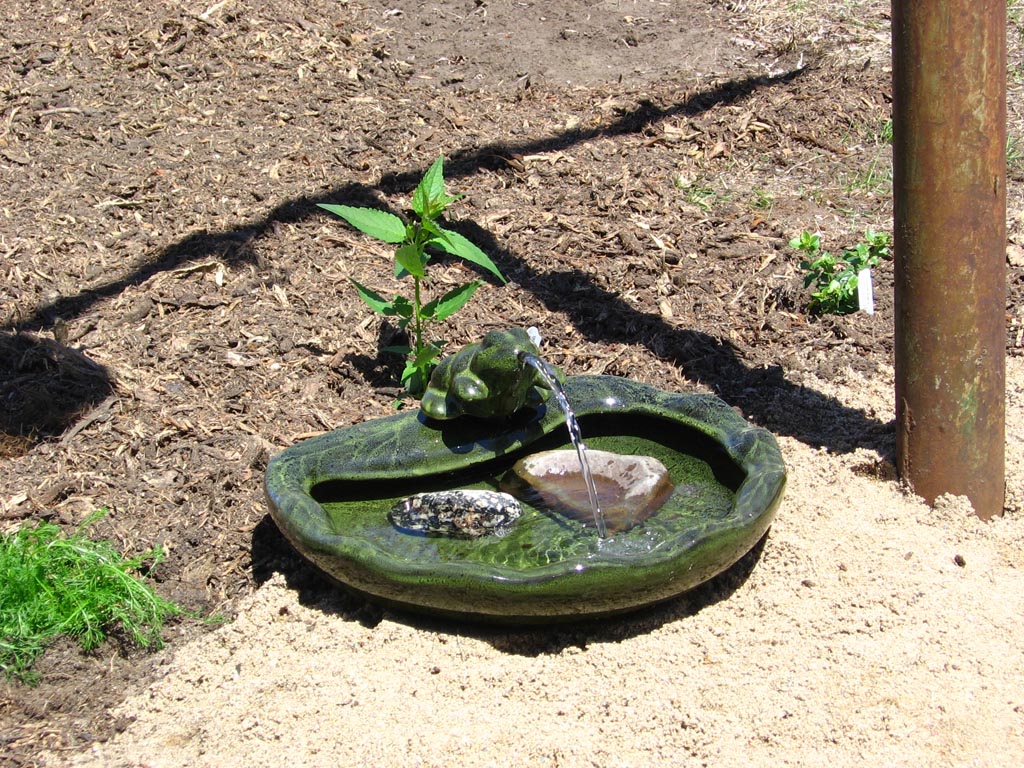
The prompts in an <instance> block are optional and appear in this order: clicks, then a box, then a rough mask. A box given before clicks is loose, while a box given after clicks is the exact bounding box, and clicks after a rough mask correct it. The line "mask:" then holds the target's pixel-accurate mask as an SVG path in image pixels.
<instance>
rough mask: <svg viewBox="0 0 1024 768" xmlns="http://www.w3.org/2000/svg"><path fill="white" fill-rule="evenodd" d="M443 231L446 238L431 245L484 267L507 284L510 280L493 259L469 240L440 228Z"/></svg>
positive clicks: (432, 241) (438, 239)
mask: <svg viewBox="0 0 1024 768" xmlns="http://www.w3.org/2000/svg"><path fill="white" fill-rule="evenodd" d="M438 229H440V230H441V234H442V235H444V238H443V239H441V238H437V239H434V240H431V241H430V242H431V245H436V246H437V247H438V248H440V249H441V250H443V251H446V252H447V253H450V254H452V255H453V256H458V257H459V258H460V259H465V260H466V261H469V262H471V263H473V264H476V265H477V266H478V267H483V268H484V269H486V270H487V271H488V272H490V273H491V274H492V275H494V276H495V277H497V278H498V279H499V280H501V282H503V283H507V282H508V280H506V279H505V276H504V275H503V274H501V271H500V270H499V269H498V267H497V266H495V264H494V262H493V261H491V257H490V256H488V255H487V254H486V253H484V252H483V251H481V250H480V249H479V248H478V247H477V246H475V245H473V243H471V242H470V241H469V240H467V239H466V238H465V237H463V236H462V235H460V234H459V233H458V232H452V231H451V230H450V229H444V228H441V227H438Z"/></svg>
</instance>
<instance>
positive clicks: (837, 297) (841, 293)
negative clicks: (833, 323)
mask: <svg viewBox="0 0 1024 768" xmlns="http://www.w3.org/2000/svg"><path fill="white" fill-rule="evenodd" d="M891 244H892V238H891V237H890V236H889V235H888V234H885V233H883V232H874V231H873V230H871V229H868V230H867V231H866V232H865V233H864V239H863V240H862V241H861V242H859V243H857V245H855V246H854V247H853V248H847V249H846V250H844V251H843V255H842V256H841V257H836V256H833V255H832V254H831V253H829V252H828V251H822V250H821V237H820V236H819V235H816V234H811V233H810V232H802V233H801V234H800V237H797V238H794V239H793V240H791V241H790V242H789V246H790V247H791V248H795V249H796V250H798V251H800V252H801V253H802V254H804V259H803V260H802V261H801V262H800V268H801V269H803V270H804V271H805V272H806V274H805V275H804V288H810V287H811V286H812V285H813V286H814V288H815V290H814V291H813V292H812V293H811V303H810V308H811V310H812V311H814V312H818V313H821V314H835V315H842V314H848V313H850V312H853V311H854V310H856V309H857V275H858V273H859V272H860V271H861V270H863V269H873V268H874V267H876V266H878V263H879V260H880V259H883V258H888V257H889V246H890V245H891Z"/></svg>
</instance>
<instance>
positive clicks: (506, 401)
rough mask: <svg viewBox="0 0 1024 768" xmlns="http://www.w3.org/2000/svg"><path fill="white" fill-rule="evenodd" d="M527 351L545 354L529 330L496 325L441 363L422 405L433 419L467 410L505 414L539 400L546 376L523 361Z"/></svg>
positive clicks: (480, 414) (484, 415)
mask: <svg viewBox="0 0 1024 768" xmlns="http://www.w3.org/2000/svg"><path fill="white" fill-rule="evenodd" d="M523 354H531V355H539V354H540V351H539V350H538V349H537V345H536V344H534V342H533V341H532V340H531V339H530V336H529V335H528V334H527V332H526V331H524V330H523V329H521V328H512V329H509V330H505V331H491V332H490V333H488V334H487V335H486V336H484V338H483V341H480V342H477V343H476V344H470V345H469V346H466V347H464V348H463V349H461V350H459V351H458V352H456V353H455V354H454V355H451V356H449V357H446V358H445V359H444V360H442V361H441V362H440V363H439V364H438V366H437V368H435V369H434V373H433V375H432V376H431V377H430V383H429V384H428V385H427V390H426V392H425V393H424V394H423V400H422V402H421V403H420V407H421V408H422V410H423V412H424V413H425V414H426V415H427V416H429V417H430V418H432V419H442V420H443V419H454V418H456V417H458V416H462V415H467V416H476V417H478V418H482V419H494V420H501V419H506V418H508V417H510V416H512V414H514V413H515V412H516V411H519V410H520V409H522V408H523V407H524V406H526V405H527V404H528V403H530V402H540V401H541V400H542V399H543V394H542V393H541V392H540V391H539V389H538V388H544V387H545V385H544V382H543V379H542V378H541V377H540V374H539V373H538V372H537V370H536V369H535V368H533V367H532V366H530V365H528V364H526V363H525V362H523V360H522V355H523Z"/></svg>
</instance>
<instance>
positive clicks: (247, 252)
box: [9, 69, 894, 456]
mask: <svg viewBox="0 0 1024 768" xmlns="http://www.w3.org/2000/svg"><path fill="white" fill-rule="evenodd" d="M805 71H806V69H799V70H794V71H791V72H787V73H784V74H780V75H776V76H770V77H769V76H761V77H750V78H746V79H742V80H734V81H729V82H726V83H724V84H721V85H719V86H717V87H714V88H711V89H709V90H706V91H702V92H699V93H697V94H695V95H693V96H692V97H690V98H688V99H686V100H685V101H682V102H679V103H677V104H674V105H672V106H669V107H658V106H656V105H654V104H651V103H649V102H644V103H641V104H640V105H639V106H638V107H636V108H635V109H633V110H630V111H628V112H625V113H624V114H622V115H621V116H620V117H619V118H618V119H616V120H614V121H612V122H610V123H608V124H606V125H604V126H601V127H598V128H594V129H591V130H586V131H580V130H572V131H565V132H563V133H561V134H558V135H557V136H553V137H547V138H542V139H536V140H531V141H527V142H520V143H518V144H490V145H487V146H484V147H480V148H476V149H473V150H462V151H457V152H455V153H453V154H452V155H451V156H450V157H449V158H448V159H447V164H446V174H447V176H448V177H449V178H452V177H462V176H468V175H471V174H473V173H476V172H478V171H479V170H481V169H484V168H493V167H502V166H503V165H505V164H506V163H507V162H508V161H509V160H510V159H511V158H514V157H515V156H516V155H519V154H527V153H540V152H550V151H557V150H559V149H565V148H567V147H569V146H572V145H574V144H579V143H585V142H589V141H593V140H595V139H598V138H601V137H607V136H616V135H623V134H629V133H637V132H640V131H643V130H645V129H647V128H649V127H650V126H652V125H654V124H657V123H659V122H660V121H663V120H665V119H667V118H670V117H673V116H677V115H686V116H695V115H698V114H700V113H702V112H704V111H706V110H709V109H711V108H713V107H716V106H720V105H723V104H729V103H731V102H735V101H737V100H739V99H742V98H743V97H745V96H747V95H749V94H750V93H752V92H754V91H756V90H757V89H762V88H772V87H777V86H782V85H785V84H787V83H790V82H792V81H793V80H794V79H796V78H798V77H799V76H800V75H801V74H802V73H803V72H805ZM423 170H424V169H415V170H410V171H406V172H403V173H400V174H393V175H388V176H385V177H383V178H382V179H381V181H380V183H379V184H378V185H377V186H376V187H368V186H364V185H359V184H347V185H343V186H341V187H338V188H336V189H334V190H332V191H331V192H329V193H328V194H326V195H323V196H319V197H300V198H295V199H293V200H289V201H288V202H286V203H284V204H282V205H280V206H278V207H277V208H275V209H273V210H272V211H271V212H270V213H269V214H268V215H267V216H266V217H264V218H263V219H261V220H259V221H256V222H253V223H252V224H251V225H248V226H244V227H238V228H235V229H232V230H228V231H225V232H221V233H214V234H211V233H205V232H204V233H198V234H194V235H190V236H189V237H187V238H185V239H183V240H182V241H180V242H178V243H175V244H174V245H172V246H170V247H168V248H167V249H165V250H164V251H163V252H162V253H161V254H160V255H159V256H157V257H156V258H155V259H153V260H152V261H149V262H146V263H144V264H142V265H140V266H139V267H138V268H137V269H136V270H135V271H133V272H131V273H130V274H128V275H127V276H125V277H122V278H119V279H117V280H113V281H110V282H107V283H105V284H102V285H99V286H96V287H93V288H89V289H85V290H83V291H81V292H80V293H78V294H76V295H74V296H66V297H61V298H60V299H58V300H56V301H55V302H52V303H50V304H48V305H44V306H42V307H39V308H38V309H37V310H36V311H35V312H33V313H32V314H31V315H30V316H28V317H26V318H24V319H22V320H20V321H17V322H15V323H10V324H9V327H10V328H12V329H13V330H17V331H27V330H39V329H42V328H48V327H50V326H51V325H52V324H53V323H54V322H55V321H56V320H57V318H64V319H70V318H72V317H76V316H78V315H80V314H81V313H82V312H84V311H86V310H87V309H88V308H89V307H91V306H92V305H93V304H95V303H96V302H98V301H101V300H103V299H106V298H109V297H111V296H114V295H117V294H119V293H120V292H122V291H123V290H125V289H126V288H128V287H131V286H137V285H140V284H142V283H143V282H145V281H146V280H148V279H149V278H151V277H152V276H153V275H155V274H157V273H159V272H161V271H165V270H170V269H174V268H176V267H177V266H179V265H180V264H181V263H183V262H186V261H190V260H193V259H205V258H210V257H211V256H214V255H216V257H217V258H218V259H222V260H224V261H226V262H228V263H233V264H237V263H240V262H248V261H254V260H258V258H259V257H258V256H256V255H254V249H252V248H251V247H250V245H251V243H252V242H253V241H254V240H255V239H257V238H259V237H261V236H263V235H264V234H266V233H267V232H269V231H272V230H273V228H274V227H275V226H277V225H279V224H282V223H289V222H298V221H301V220H303V219H305V218H308V217H310V216H315V215H320V212H319V211H318V209H317V208H316V205H317V204H318V203H320V202H325V201H334V202H337V201H343V202H345V203H346V204H350V205H368V206H373V207H377V208H381V209H386V208H387V206H386V205H385V204H383V203H382V200H381V193H385V192H386V193H393V192H401V191H407V190H409V189H411V188H412V187H413V186H414V185H415V184H416V183H417V182H418V180H419V178H420V177H421V175H422V173H423ZM455 228H456V229H461V230H463V232H464V234H466V235H468V236H469V237H470V238H471V239H473V240H474V241H475V242H477V243H478V244H480V245H481V246H483V247H484V248H485V250H489V251H490V252H491V254H492V255H493V256H494V257H495V260H496V261H497V262H498V263H499V264H501V265H503V266H504V265H509V266H506V271H507V272H510V273H514V274H516V276H517V279H518V282H519V283H520V284H521V285H522V286H523V287H524V288H526V289H527V290H529V291H531V292H532V293H533V294H534V295H536V296H537V297H538V298H539V299H540V300H541V301H542V302H543V303H544V305H545V306H546V307H547V308H549V309H551V310H552V311H559V312H567V313H568V314H569V316H570V317H571V318H572V320H573V323H574V325H575V326H576V328H577V329H578V330H579V331H580V333H582V334H583V335H584V336H585V337H586V338H589V339H592V340H594V341H604V342H628V343H635V342H636V341H637V340H641V341H642V342H643V343H646V344H647V345H648V347H649V348H650V349H651V351H652V352H653V353H654V354H656V355H657V356H659V357H661V358H662V359H665V360H668V361H671V362H672V363H673V364H675V365H676V366H678V367H679V369H680V370H681V371H682V372H683V373H684V374H685V375H686V376H687V377H688V378H690V379H692V380H694V381H697V382H700V383H701V384H703V385H705V386H707V387H709V388H710V389H711V391H713V392H714V393H715V394H716V395H718V396H719V397H721V398H722V399H723V400H725V401H726V402H728V403H729V404H730V405H734V406H736V407H739V408H740V409H741V410H743V411H744V413H745V414H746V415H747V416H748V417H749V418H751V419H752V420H754V421H756V422H757V423H758V424H760V425H762V426H765V427H767V428H768V429H770V430H772V431H773V432H776V433H777V434H784V435H790V436H792V437H795V438H797V439H798V440H800V441H802V442H805V443H807V444H809V445H814V446H817V447H822V446H824V447H827V448H829V449H832V450H836V451H841V452H846V451H851V450H853V449H854V448H857V447H859V446H864V447H868V448H872V449H874V450H877V451H878V452H880V453H882V454H883V455H886V456H889V455H891V454H892V453H893V450H894V449H893V428H892V425H891V424H883V423H882V422H879V421H877V420H875V419H872V418H870V417H868V416H866V415H865V414H864V413H863V412H862V411H859V410H857V409H853V408H848V407H846V406H843V405H842V404H840V403H837V402H835V401H834V400H833V399H832V398H829V397H827V396H824V395H821V394H820V393H817V392H815V391H813V390H811V389H808V388H806V387H803V386H800V385H796V384H792V383H790V382H788V381H786V380H785V378H784V377H783V376H782V371H781V369H767V370H766V369H760V368H758V369H751V368H749V367H747V366H746V365H744V363H743V362H742V361H741V360H740V358H739V356H738V354H737V352H736V350H735V348H734V347H733V346H732V345H730V344H729V343H728V342H727V341H723V340H721V339H718V338H715V337H712V336H709V335H707V334H704V333H701V332H700V331H696V330H690V329H680V328H676V327H673V326H671V325H669V324H667V323H665V322H664V320H663V319H662V318H661V317H660V316H658V315H654V314H650V313H645V312H641V311H638V310H637V309H636V308H635V307H633V306H630V305H629V304H628V303H626V302H624V301H622V300H621V299H620V298H619V297H617V296H616V295H614V294H612V293H610V292H608V291H605V290H603V289H602V288H600V287H599V286H597V285H595V284H594V281H593V280H592V278H591V276H589V275H588V274H587V273H585V272H582V271H574V272H571V273H566V274H563V275H544V276H543V277H541V276H540V275H538V274H537V273H536V272H535V271H534V270H533V269H531V268H530V267H529V265H527V264H526V263H525V262H524V261H523V260H522V259H521V258H520V257H519V255H518V254H515V253H513V252H511V251H509V250H507V249H505V248H503V247H502V246H501V244H500V243H499V242H498V241H497V239H496V238H495V237H494V235H493V233H491V232H489V231H487V230H484V229H482V228H480V227H477V226H473V225H471V224H469V225H467V224H462V225H460V226H458V227H455ZM552 285H557V286H558V288H552V287H551V286H552ZM566 286H571V288H572V291H573V292H574V297H573V300H572V301H568V300H567V299H566V293H565V291H566ZM580 291H584V292H586V293H587V294H588V295H590V296H591V297H592V299H593V300H592V301H587V302H581V301H579V292H580ZM755 393H756V397H755V396H752V395H753V394H755ZM826 412H827V413H829V414H830V415H829V422H828V424H822V423H820V421H818V420H817V419H816V418H815V417H816V415H817V414H822V413H826ZM837 414H838V415H837Z"/></svg>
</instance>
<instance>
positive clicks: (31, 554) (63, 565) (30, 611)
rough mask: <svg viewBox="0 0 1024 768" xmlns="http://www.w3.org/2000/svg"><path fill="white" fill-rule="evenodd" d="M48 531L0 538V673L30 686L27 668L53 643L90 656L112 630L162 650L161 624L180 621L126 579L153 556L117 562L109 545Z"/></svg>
mask: <svg viewBox="0 0 1024 768" xmlns="http://www.w3.org/2000/svg"><path fill="white" fill-rule="evenodd" d="M105 512H106V510H100V511H99V512H98V513H97V514H96V515H93V516H91V517H89V518H88V519H87V520H86V521H85V522H84V523H82V525H81V526H79V528H78V529H77V530H76V531H75V532H74V533H72V534H70V535H65V534H64V533H63V532H62V531H61V529H60V528H58V527H57V526H56V525H53V524H52V523H47V522H40V523H37V524H35V525H26V526H22V527H21V528H20V529H18V530H17V531H15V532H14V533H10V534H4V535H2V536H0V585H2V588H0V671H2V672H3V673H4V674H5V676H7V677H9V678H10V677H14V678H19V679H21V680H23V681H25V682H28V683H32V682H35V681H36V680H37V679H38V676H37V675H35V674H34V673H32V671H31V667H32V665H33V663H34V662H35V661H36V659H37V658H38V656H39V655H40V654H41V653H42V652H43V651H44V650H45V649H46V647H47V646H48V645H49V644H50V643H51V642H52V641H53V640H54V639H56V638H57V637H58V636H60V635H68V636H70V637H73V638H75V639H76V640H77V641H78V642H79V644H80V645H81V646H82V648H83V649H84V650H90V649H92V648H95V647H96V646H98V645H99V644H100V643H102V642H103V640H104V639H105V638H106V636H107V634H108V633H109V632H110V631H112V630H114V629H117V628H120V630H121V631H122V632H124V634H125V635H127V637H128V638H129V639H130V640H131V641H132V642H134V643H136V644H138V645H140V646H142V647H144V648H150V647H159V646H160V645H161V644H162V640H161V637H160V630H161V629H162V628H163V625H164V622H165V620H166V619H167V618H169V617H171V616H175V615H178V614H181V613H183V611H182V609H180V608H179V607H178V606H176V605H175V604H174V603H171V602H168V601H167V600H164V599H163V598H161V597H159V596H158V595H156V593H154V592H153V590H152V589H151V588H150V587H149V586H148V585H147V584H146V583H145V582H143V581H142V580H141V579H139V578H138V577H137V576H135V575H134V574H135V573H136V572H137V571H139V570H140V569H142V568H143V566H144V565H145V564H146V563H147V562H149V563H150V567H152V566H153V565H156V563H158V562H159V561H160V559H161V552H160V551H159V550H151V551H148V552H144V553H142V554H140V555H138V556H136V557H132V558H125V557H124V556H123V555H122V554H121V553H120V552H118V551H117V550H116V549H115V548H114V547H113V546H112V545H111V544H109V543H107V542H96V541H92V540H90V539H89V538H87V537H86V535H85V534H84V533H83V530H82V529H83V528H84V527H85V526H87V525H89V524H90V523H91V522H92V521H93V520H95V519H96V517H98V516H99V515H102V514H104V513H105Z"/></svg>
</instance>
